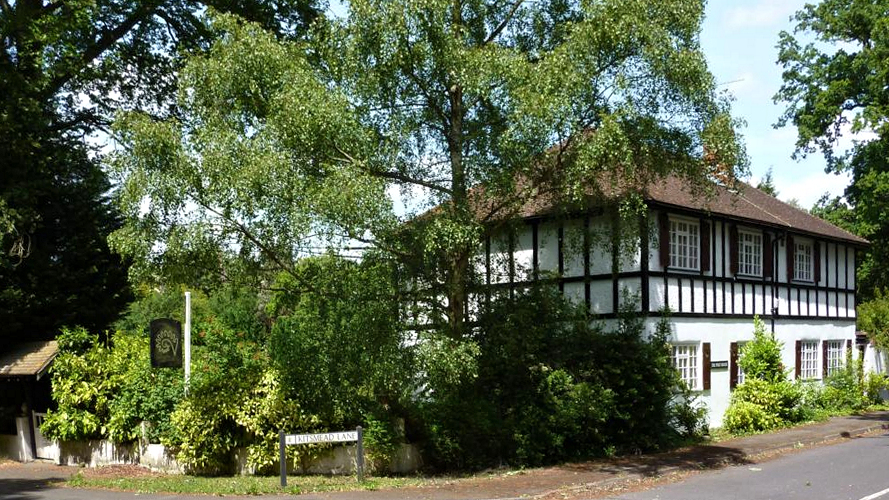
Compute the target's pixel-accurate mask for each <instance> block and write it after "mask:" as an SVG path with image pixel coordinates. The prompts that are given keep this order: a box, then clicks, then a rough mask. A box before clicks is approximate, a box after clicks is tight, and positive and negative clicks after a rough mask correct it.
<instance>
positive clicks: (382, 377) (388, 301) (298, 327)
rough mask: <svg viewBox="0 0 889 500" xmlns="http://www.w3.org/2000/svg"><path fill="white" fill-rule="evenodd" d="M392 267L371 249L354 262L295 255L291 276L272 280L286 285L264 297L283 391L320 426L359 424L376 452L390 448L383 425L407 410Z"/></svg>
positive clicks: (403, 344)
mask: <svg viewBox="0 0 889 500" xmlns="http://www.w3.org/2000/svg"><path fill="white" fill-rule="evenodd" d="M394 275H395V270H394V269H393V268H392V266H391V264H390V263H388V262H385V261H378V260H376V259H374V258H373V256H371V255H368V256H366V257H365V258H364V259H363V260H362V261H361V262H360V263H356V262H352V261H348V260H346V259H342V258H338V257H334V256H322V257H314V258H309V259H303V260H301V261H300V263H299V264H298V266H297V269H296V277H294V276H290V275H287V276H284V277H282V278H281V279H279V282H278V284H277V287H278V288H282V289H287V290H294V291H292V292H279V293H276V294H274V295H273V296H272V300H271V302H270V304H269V310H270V312H272V313H273V315H274V316H275V317H276V318H277V319H276V321H275V324H274V326H273V327H272V333H271V341H270V348H269V352H270V357H271V361H272V365H273V366H274V368H275V369H276V370H277V372H278V373H279V374H280V377H281V388H282V390H283V391H284V393H285V394H286V396H287V397H289V398H292V399H293V400H294V401H296V402H297V403H298V404H299V406H300V408H301V409H302V410H303V411H305V412H306V413H308V414H311V415H313V416H316V417H317V418H318V420H319V421H320V422H323V424H324V426H325V427H326V428H328V429H332V430H333V429H344V428H354V427H355V426H357V425H364V426H365V427H367V428H368V437H369V438H370V439H371V440H374V439H377V438H376V437H375V436H378V437H379V439H377V441H378V442H377V444H378V445H379V446H378V447H377V449H375V450H373V452H374V453H376V454H377V455H378V456H379V455H381V454H384V448H385V449H392V447H391V446H389V445H385V446H384V443H388V442H389V440H390V438H388V437H387V438H384V437H383V435H382V433H383V429H387V431H386V432H395V431H394V428H393V425H394V422H395V421H396V420H398V419H400V418H407V417H408V416H409V407H410V406H411V404H412V403H411V396H412V392H413V391H412V389H413V388H414V386H415V379H416V376H415V372H414V367H413V362H414V355H413V351H414V349H413V348H412V347H410V345H409V343H408V341H407V340H408V339H407V338H406V336H405V330H404V328H402V325H401V323H400V322H399V317H398V305H399V303H398V300H399V297H398V296H397V291H398V290H397V288H396V287H395V285H394V283H393V280H392V278H393V276H394ZM302 283H312V287H311V289H308V290H307V289H304V288H303V287H301V284H302ZM395 434H398V433H397V432H396V433H395ZM401 437H402V438H403V436H401ZM369 448H370V447H369ZM381 460H383V459H382V458H381ZM383 461H384V460H383Z"/></svg>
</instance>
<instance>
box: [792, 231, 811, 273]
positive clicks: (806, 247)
mask: <svg viewBox="0 0 889 500" xmlns="http://www.w3.org/2000/svg"><path fill="white" fill-rule="evenodd" d="M793 244H794V246H795V247H796V248H794V252H793V255H794V257H793V258H794V260H795V262H794V266H793V279H795V280H798V281H813V279H814V278H813V277H814V272H813V271H812V264H813V262H814V261H813V258H812V243H811V242H809V241H794V243H793Z"/></svg>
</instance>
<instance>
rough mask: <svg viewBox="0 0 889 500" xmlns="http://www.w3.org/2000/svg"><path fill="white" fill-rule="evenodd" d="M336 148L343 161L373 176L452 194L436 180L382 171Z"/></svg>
mask: <svg viewBox="0 0 889 500" xmlns="http://www.w3.org/2000/svg"><path fill="white" fill-rule="evenodd" d="M334 148H336V151H337V153H339V154H341V155H343V158H342V160H343V161H346V162H348V163H350V164H352V165H354V166H356V167H358V168H360V169H361V170H363V171H364V172H365V173H367V174H368V175H371V176H373V177H379V178H383V179H391V180H395V181H401V182H406V183H408V184H416V185H418V186H423V187H426V188H429V189H431V190H433V191H437V192H439V193H443V194H447V195H450V194H451V190H450V189H448V188H446V187H444V186H439V185H438V184H435V183H434V182H429V181H426V180H423V179H417V178H415V177H411V176H409V175H407V174H402V173H401V172H393V171H380V170H373V169H371V168H367V167H366V166H365V165H364V164H363V162H360V161H358V160H356V159H355V158H353V157H352V155H350V154H349V153H347V152H346V151H344V150H343V149H342V148H341V147H339V146H334Z"/></svg>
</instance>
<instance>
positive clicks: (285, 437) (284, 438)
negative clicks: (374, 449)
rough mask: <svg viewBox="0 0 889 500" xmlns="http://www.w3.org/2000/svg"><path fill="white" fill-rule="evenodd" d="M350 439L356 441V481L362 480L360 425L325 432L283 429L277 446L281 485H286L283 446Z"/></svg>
mask: <svg viewBox="0 0 889 500" xmlns="http://www.w3.org/2000/svg"><path fill="white" fill-rule="evenodd" d="M350 441H357V442H358V447H357V448H358V449H357V450H356V451H357V452H358V453H357V455H358V456H357V457H356V464H355V465H356V467H355V468H356V469H357V472H358V482H359V483H360V482H363V481H364V432H363V431H362V429H361V426H360V425H359V426H358V427H356V428H355V430H354V431H343V432H327V433H324V434H284V431H280V432H279V433H278V442H279V444H278V448H279V451H280V457H279V458H280V460H281V487H282V488H284V487H286V486H287V454H286V453H284V448H285V447H286V446H287V445H290V444H311V443H347V442H350Z"/></svg>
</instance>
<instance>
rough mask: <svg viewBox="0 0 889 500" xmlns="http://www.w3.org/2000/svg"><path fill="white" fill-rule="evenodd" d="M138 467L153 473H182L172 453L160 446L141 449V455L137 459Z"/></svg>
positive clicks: (155, 445) (153, 445) (151, 445)
mask: <svg viewBox="0 0 889 500" xmlns="http://www.w3.org/2000/svg"><path fill="white" fill-rule="evenodd" d="M139 465H141V466H143V467H148V468H149V469H151V470H153V471H155V472H169V473H174V474H181V473H182V472H183V470H182V467H181V466H180V465H179V462H177V461H176V457H174V456H173V454H172V453H169V452H167V448H166V447H165V446H164V445H162V444H149V445H147V446H143V447H142V455H141V456H140V457H139Z"/></svg>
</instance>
